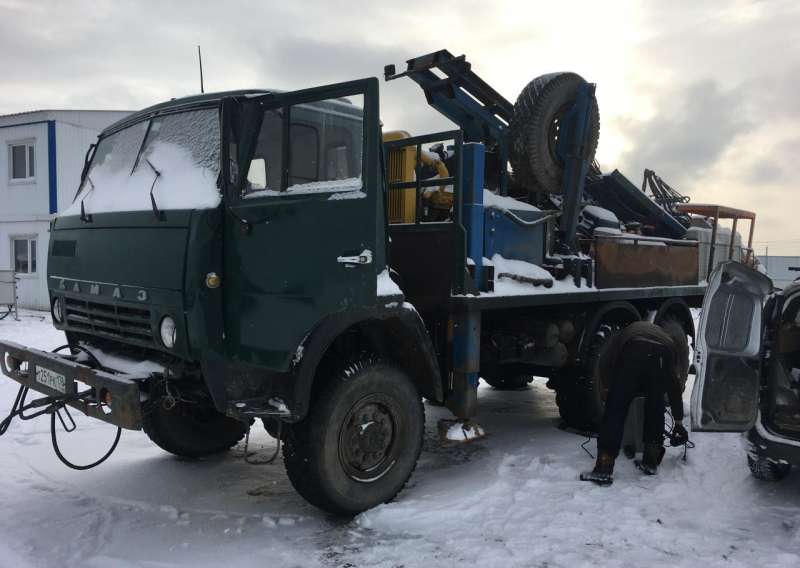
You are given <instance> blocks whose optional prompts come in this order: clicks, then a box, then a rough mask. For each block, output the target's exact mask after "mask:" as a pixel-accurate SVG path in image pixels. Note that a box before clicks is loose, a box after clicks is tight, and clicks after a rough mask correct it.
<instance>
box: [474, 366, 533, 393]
mask: <svg viewBox="0 0 800 568" xmlns="http://www.w3.org/2000/svg"><path fill="white" fill-rule="evenodd" d="M481 379H483V380H484V381H486V383H487V384H488V385H489V386H491V387H493V388H495V389H497V390H521V389H525V388H528V385H529V384H530V383H531V382H533V376H531V375H526V374H524V373H518V372H513V371H508V370H504V369H502V368H501V369H496V370H494V371H492V372H486V373H481Z"/></svg>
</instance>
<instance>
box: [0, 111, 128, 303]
mask: <svg viewBox="0 0 800 568" xmlns="http://www.w3.org/2000/svg"><path fill="white" fill-rule="evenodd" d="M128 114H130V113H129V112H128V111H103V110H38V111H33V112H23V113H18V114H9V115H4V116H0V148H2V150H4V154H0V268H11V269H14V270H16V271H17V274H18V287H17V295H18V298H19V305H20V307H27V308H39V309H49V301H48V295H47V245H48V241H49V233H48V230H49V225H50V220H51V219H52V218H53V217H54V216H55V213H57V212H58V211H59V210H61V209H63V208H65V207H67V206H68V205H69V204H70V203H71V202H72V199H73V197H75V192H76V191H77V189H78V184H79V183H80V177H81V170H82V169H83V162H84V157H85V155H86V151H87V150H88V148H89V145H90V144H92V143H93V142H95V141H96V140H97V135H98V134H99V133H100V131H101V130H103V129H104V128H105V127H106V126H109V125H110V124H112V123H114V122H116V121H117V120H119V119H120V118H123V117H125V116H127V115H128Z"/></svg>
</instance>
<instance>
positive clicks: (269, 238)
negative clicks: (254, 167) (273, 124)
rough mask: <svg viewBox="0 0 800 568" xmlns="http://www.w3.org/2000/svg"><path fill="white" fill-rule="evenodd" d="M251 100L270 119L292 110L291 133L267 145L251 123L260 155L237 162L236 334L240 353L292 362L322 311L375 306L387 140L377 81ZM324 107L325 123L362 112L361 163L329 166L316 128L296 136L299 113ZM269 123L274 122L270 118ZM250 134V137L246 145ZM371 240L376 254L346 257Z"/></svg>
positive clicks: (234, 345) (230, 211)
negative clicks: (382, 154) (381, 155)
mask: <svg viewBox="0 0 800 568" xmlns="http://www.w3.org/2000/svg"><path fill="white" fill-rule="evenodd" d="M351 96H359V97H361V99H363V109H361V107H359V106H357V105H356V106H348V105H349V103H346V102H343V99H342V97H351ZM245 104H249V105H256V104H262V110H261V111H260V112H262V113H264V116H269V117H270V120H275V119H276V117H277V116H278V115H280V116H281V117H284V118H281V119H280V120H282V121H283V122H282V124H283V130H282V132H283V135H282V139H281V140H279V141H278V142H277V143H276V146H277V148H273V149H272V150H269V151H264V148H261V149H259V148H260V147H259V144H262V142H263V139H264V136H262V135H261V134H259V133H256V136H253V134H252V132H250V134H247V132H248V130H247V128H244V129H243V131H244V132H245V134H244V135H243V136H250V137H251V138H252V139H253V140H257V141H256V142H254V146H253V149H252V150H251V151H250V152H249V156H250V157H249V158H246V159H244V160H242V162H243V163H241V164H237V166H236V168H237V171H238V172H239V175H240V177H241V178H242V181H241V184H240V185H241V187H240V188H239V190H238V191H237V193H236V194H234V195H232V196H230V200H229V206H228V208H227V210H226V223H225V235H224V241H225V247H224V250H225V262H224V272H225V276H224V278H225V294H224V298H225V329H226V332H227V336H226V343H227V345H228V354H229V356H230V357H231V358H232V359H233V360H235V361H238V362H241V363H246V364H249V365H254V366H259V367H263V368H265V369H270V370H278V371H285V370H287V369H288V368H289V367H290V365H291V361H292V359H293V357H295V352H296V349H297V347H298V345H300V344H301V343H302V341H303V338H304V337H305V336H306V335H307V334H308V333H309V332H310V331H311V330H312V329H313V327H314V326H315V325H316V324H317V323H318V322H319V321H321V320H322V319H323V318H325V317H327V316H329V315H331V314H334V313H337V312H341V311H344V310H347V309H350V308H358V307H365V306H373V305H374V304H375V301H376V271H377V270H378V269H377V267H378V266H379V265H383V264H385V258H384V256H385V255H384V254H383V244H382V238H381V237H380V236H379V234H378V233H379V229H380V230H382V227H378V226H377V223H376V219H377V215H376V211H377V210H378V207H379V204H380V203H381V202H380V201H379V199H381V194H380V191H381V188H380V185H379V177H378V171H377V168H376V167H375V164H377V163H378V155H377V152H378V151H379V149H380V146H379V144H378V142H377V136H378V134H377V133H378V118H377V117H378V108H377V105H378V101H377V81H376V80H374V79H367V80H362V81H353V82H350V83H346V84H340V85H333V86H330V87H324V88H317V89H309V90H305V91H296V92H293V93H281V94H279V95H275V96H271V97H269V98H267V99H266V100H265V101H264V102H263V103H262V101H258V100H254V101H246V103H245ZM314 105H317V107H314ZM314 108H317V112H318V113H319V114H320V116H322V118H321V119H320V120H321V122H322V124H321V125H320V127H319V129H320V132H324V130H325V129H326V128H327V129H329V130H330V129H332V128H340V129H341V128H342V127H341V124H343V123H344V122H347V121H350V122H348V124H351V125H352V124H353V122H354V121H355V122H356V123H357V122H359V121H361V122H362V124H361V125H360V126H358V127H359V128H361V139H359V137H358V136H357V135H356V134H355V133H354V134H353V136H352V139H353V143H354V144H355V143H357V144H358V145H359V148H360V149H361V151H363V155H362V154H359V153H358V152H356V151H355V150H354V151H353V156H355V157H352V158H350V159H349V161H348V164H349V167H350V170H352V171H350V170H348V169H347V168H338V169H336V168H329V169H327V170H326V169H325V168H324V163H325V160H326V159H327V158H326V154H325V147H324V146H323V145H322V144H321V143H319V142H318V141H317V138H316V137H304V138H302V139H301V138H298V139H297V140H294V138H292V136H293V134H292V132H293V129H291V128H290V121H295V122H292V123H291V126H294V124H296V121H297V120H311V121H312V125H313V112H312V110H313V109H314ZM310 109H311V110H310ZM359 112H361V116H358V115H359ZM269 113H272V114H269ZM248 116H252V112H251V113H250V114H249V115H248ZM354 117H355V118H354ZM326 121H327V122H328V123H329V124H325V122H326ZM336 121H338V122H336ZM343 121H344V122H343ZM261 123H262V125H264V124H266V119H264V120H262V121H261ZM330 123H334V125H333V126H331V124H330ZM337 124H339V126H336V125H337ZM353 128H354V129H355V128H356V127H355V126H353ZM354 132H356V131H355V130H354ZM269 137H272V138H279V139H280V138H281V135H280V134H276V133H275V132H274V131H273V132H272V134H269V133H268V136H267V138H269ZM304 140H311V141H312V142H309V144H312V145H311V146H310V147H309V156H311V157H310V158H308V159H307V163H304V164H300V165H302V166H304V168H305V169H301V168H299V167H298V164H297V162H298V156H299V155H300V152H301V151H302V150H303V149H304V146H303V144H304V142H303V141H304ZM290 141H294V144H291V143H290ZM246 143H247V140H240V146H244V145H245V144H246ZM281 148H282V149H281ZM259 151H260V152H261V155H258V152H259ZM274 155H280V162H281V163H280V164H279V165H276V164H274V163H269V162H271V161H274V159H273V158H274ZM292 156H294V157H295V159H294V161H292ZM251 160H252V162H253V163H256V164H258V171H252V172H251V171H249V169H248V168H249V165H250V162H251ZM277 168H279V170H280V171H276V169H277ZM315 176H316V177H315ZM340 178H346V179H340ZM248 184H249V185H248ZM253 184H259V186H258V187H255V188H254V187H252V185H253ZM276 185H278V187H276ZM342 192H344V193H342ZM365 250H368V251H370V256H369V262H363V263H345V262H342V261H341V260H340V258H341V257H349V256H352V255H359V254H360V253H362V252H363V251H365ZM372 254H374V255H375V257H374V258H373V257H372V256H371V255H372Z"/></svg>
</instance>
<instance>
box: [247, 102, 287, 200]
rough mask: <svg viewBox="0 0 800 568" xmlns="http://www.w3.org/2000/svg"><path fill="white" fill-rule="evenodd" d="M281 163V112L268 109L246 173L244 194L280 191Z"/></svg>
mask: <svg viewBox="0 0 800 568" xmlns="http://www.w3.org/2000/svg"><path fill="white" fill-rule="evenodd" d="M282 161H283V112H282V110H281V109H270V110H268V111H266V112H265V113H264V120H263V122H262V123H261V130H260V132H259V134H258V142H257V143H256V149H255V152H254V154H253V159H252V160H251V161H250V167H249V169H248V171H247V183H246V185H245V189H244V193H245V195H247V194H252V193H253V192H256V191H280V189H281V163H282Z"/></svg>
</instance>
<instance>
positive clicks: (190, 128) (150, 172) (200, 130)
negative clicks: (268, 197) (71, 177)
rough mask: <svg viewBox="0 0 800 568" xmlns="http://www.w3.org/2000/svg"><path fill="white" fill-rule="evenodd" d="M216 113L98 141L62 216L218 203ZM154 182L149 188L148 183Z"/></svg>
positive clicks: (166, 120) (169, 119) (178, 117)
mask: <svg viewBox="0 0 800 568" xmlns="http://www.w3.org/2000/svg"><path fill="white" fill-rule="evenodd" d="M219 164H220V129H219V111H218V109H217V108H216V107H214V108H205V109H200V110H194V111H187V112H180V113H174V114H166V115H160V116H156V117H153V118H152V119H150V120H145V121H143V122H138V123H136V124H133V125H131V126H129V127H127V128H125V129H123V130H120V131H118V132H115V133H114V134H111V135H109V136H106V137H104V138H102V139H101V140H100V142H99V144H98V145H97V150H96V152H95V154H94V157H93V159H92V163H91V166H90V167H89V171H88V172H87V175H86V177H85V178H84V180H83V183H82V184H81V187H80V189H79V190H78V194H77V195H76V197H75V201H74V202H73V203H72V205H71V206H70V207H69V208H68V209H66V210H65V211H64V212H63V213H62V215H79V214H80V212H81V202H83V206H84V209H85V211H86V213H87V214H91V213H104V212H110V211H146V210H150V209H151V208H152V203H151V201H150V190H151V188H152V190H153V198H154V199H155V201H156V203H157V204H158V208H159V209H160V210H169V209H209V208H213V207H216V206H217V205H219V202H220V194H219V190H218V189H217V176H218V174H219ZM154 182H155V185H154Z"/></svg>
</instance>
